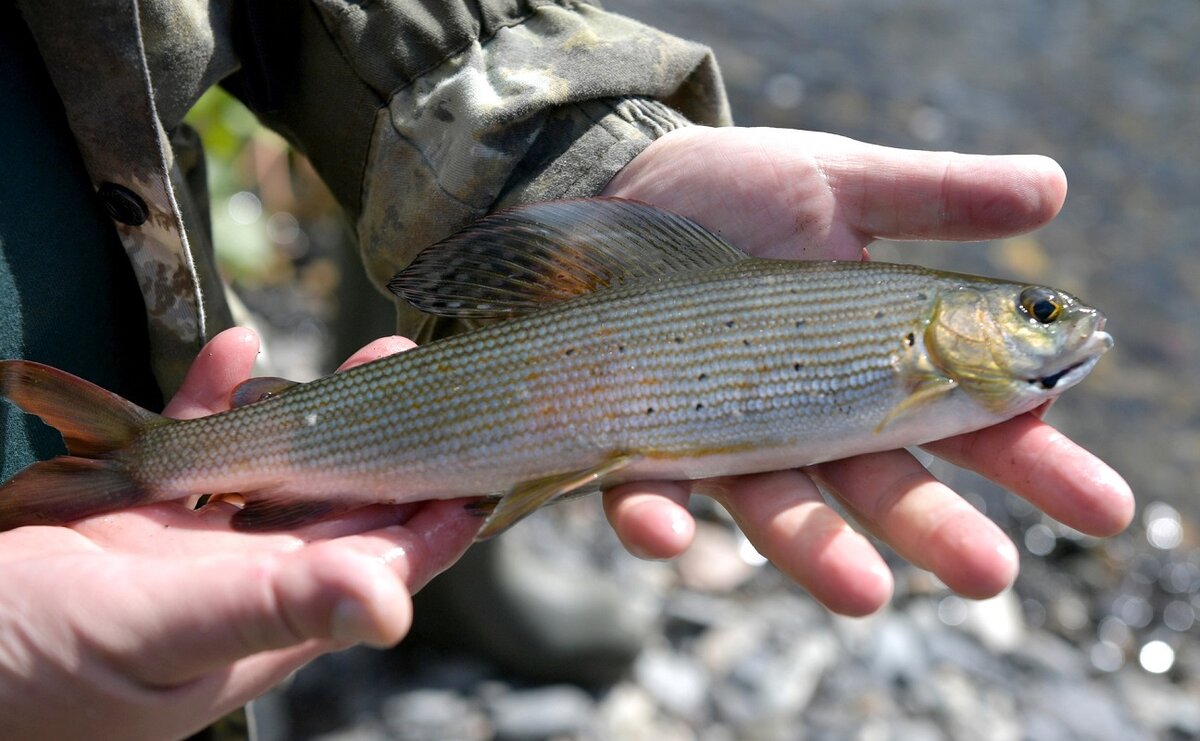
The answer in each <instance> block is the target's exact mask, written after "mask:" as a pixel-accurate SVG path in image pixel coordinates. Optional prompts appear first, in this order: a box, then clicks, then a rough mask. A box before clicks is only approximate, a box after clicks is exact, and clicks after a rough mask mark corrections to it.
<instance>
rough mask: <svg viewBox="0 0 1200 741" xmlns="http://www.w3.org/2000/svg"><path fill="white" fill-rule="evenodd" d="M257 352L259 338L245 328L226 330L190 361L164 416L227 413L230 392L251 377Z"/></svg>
mask: <svg viewBox="0 0 1200 741" xmlns="http://www.w3.org/2000/svg"><path fill="white" fill-rule="evenodd" d="M258 348H259V341H258V335H257V334H255V333H254V331H253V330H249V329H246V328H244V327H234V328H232V329H227V330H225V331H224V332H221V333H220V334H218V335H217V336H216V337H214V338H212V340H210V341H209V343H208V344H207V345H205V346H204V349H203V350H201V351H200V354H199V355H197V356H196V359H195V360H194V361H192V366H191V368H189V369H188V372H187V375H186V376H185V377H184V379H183V384H182V385H181V386H180V387H179V391H178V393H176V394H175V396H174V398H172V399H171V402H170V403H169V404H167V407H166V409H164V410H163V414H164V415H166V416H168V417H174V418H176V419H190V418H192V417H202V416H204V415H206V414H213V413H215V412H219V411H222V410H225V409H228V408H229V395H230V393H231V392H232V391H233V388H234V387H235V386H237V385H238V384H239V383H241V382H242V381H245V380H246V379H247V378H249V377H250V372H251V369H253V367H254V361H255V359H256V358H257V357H258Z"/></svg>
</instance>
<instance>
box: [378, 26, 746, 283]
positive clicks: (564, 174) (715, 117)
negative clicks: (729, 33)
mask: <svg viewBox="0 0 1200 741" xmlns="http://www.w3.org/2000/svg"><path fill="white" fill-rule="evenodd" d="M689 121H695V122H697V123H704V124H709V125H724V124H728V123H729V110H728V104H727V101H726V99H725V96H724V91H723V88H722V85H721V80H720V74H719V72H718V71H717V67H716V63H715V61H714V60H713V58H712V56H711V53H710V52H709V50H708V49H707V48H705V47H703V46H700V45H697V44H693V43H691V42H687V41H684V40H681V39H678V38H675V37H672V36H670V35H668V34H665V33H662V32H660V31H657V30H654V29H652V28H649V27H647V26H644V25H642V24H639V23H637V22H635V21H632V20H629V19H627V18H623V17H621V16H618V15H614V14H610V13H605V12H603V11H600V10H598V9H596V8H594V7H592V6H589V5H585V4H579V3H565V2H564V3H562V4H540V5H537V6H536V7H535V8H534V9H533V11H532V12H531V13H530V14H529V15H528V16H525V17H523V18H522V20H521V22H520V23H518V24H515V25H508V26H505V27H503V28H501V29H499V30H498V31H497V32H496V33H495V34H494V35H492V36H490V37H488V38H485V39H482V40H478V41H476V42H474V43H470V44H468V45H467V46H466V47H465V48H463V49H461V50H460V51H459V52H458V53H456V54H455V55H453V56H451V57H449V58H447V59H446V60H444V61H443V62H441V63H440V64H438V65H437V66H436V67H434V68H432V69H429V70H428V71H426V73H425V74H423V75H422V76H421V77H419V78H417V79H415V80H413V81H412V83H411V84H407V85H405V86H403V87H401V88H400V89H398V90H396V91H394V93H393V94H392V95H391V96H390V97H389V98H388V100H387V105H386V107H384V108H381V109H380V110H379V111H378V112H377V114H376V117H375V122H374V127H373V132H372V136H371V142H370V146H369V148H368V150H367V155H366V164H365V169H364V174H363V180H362V183H363V185H362V190H361V210H360V212H359V214H358V216H357V221H356V224H355V226H356V231H357V235H358V240H359V245H360V249H361V251H362V256H363V259H364V262H365V264H366V267H367V271H368V274H369V275H370V277H371V279H372V282H373V283H374V284H375V285H376V286H382V285H384V284H386V282H387V281H388V279H390V278H391V276H392V275H393V274H394V273H395V272H396V271H397V270H399V269H400V268H402V267H404V266H406V265H407V264H408V263H409V262H411V260H412V259H413V258H414V257H415V256H416V254H417V253H418V252H420V251H421V250H422V249H424V248H425V247H427V246H428V245H430V244H432V243H434V242H436V241H437V240H439V239H442V238H444V237H446V236H448V235H449V234H452V233H453V232H455V231H457V230H458V229H460V228H461V227H462V226H464V225H466V224H467V223H469V222H470V221H472V220H474V219H476V218H478V217H479V216H482V215H483V214H485V213H487V212H489V211H491V210H494V209H495V208H497V207H500V206H507V205H513V204H517V203H524V202H529V201H535V200H544V199H548V198H562V197H580V196H589V195H594V194H595V193H598V192H599V191H600V190H602V189H603V187H604V186H605V185H606V184H607V183H608V181H609V180H610V179H611V178H612V176H613V175H614V174H616V172H617V171H619V170H620V169H621V168H622V167H624V166H625V165H626V164H627V163H628V162H629V161H630V160H631V159H633V158H634V157H635V156H636V155H637V154H638V153H639V152H641V151H642V150H643V149H645V148H646V147H647V146H649V144H650V143H651V142H652V141H654V139H656V138H658V137H660V136H662V135H663V134H665V133H666V132H668V131H671V130H673V129H675V128H678V127H680V126H684V125H687V123H688V122H689Z"/></svg>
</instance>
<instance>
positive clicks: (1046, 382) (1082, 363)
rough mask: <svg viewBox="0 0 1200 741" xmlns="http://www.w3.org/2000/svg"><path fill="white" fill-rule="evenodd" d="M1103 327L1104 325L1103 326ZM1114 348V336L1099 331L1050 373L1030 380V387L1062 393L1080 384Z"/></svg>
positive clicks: (1093, 333)
mask: <svg viewBox="0 0 1200 741" xmlns="http://www.w3.org/2000/svg"><path fill="white" fill-rule="evenodd" d="M1102 326H1103V325H1102ZM1112 346H1113V339H1112V335H1110V334H1109V333H1108V332H1105V331H1103V330H1101V329H1097V330H1096V331H1094V332H1092V334H1091V335H1089V336H1088V338H1087V340H1085V341H1084V342H1083V344H1081V345H1080V346H1079V349H1077V350H1076V351H1075V352H1073V353H1071V354H1070V355H1069V356H1068V357H1067V358H1065V359H1064V360H1063V362H1062V363H1061V364H1059V365H1058V366H1057V367H1056V368H1055V369H1053V370H1051V372H1050V373H1046V374H1045V375H1041V376H1038V377H1037V378H1031V379H1028V381H1029V383H1030V385H1032V386H1037V387H1038V388H1040V389H1042V390H1044V391H1055V392H1062V391H1063V390H1065V389H1068V388H1070V387H1072V386H1074V385H1075V384H1077V383H1079V382H1080V381H1082V380H1083V379H1084V377H1085V376H1087V374H1088V373H1090V372H1091V370H1092V368H1094V367H1095V366H1096V363H1097V362H1099V360H1100V356H1101V355H1103V354H1104V353H1106V352H1108V350H1109V348H1111V347H1112Z"/></svg>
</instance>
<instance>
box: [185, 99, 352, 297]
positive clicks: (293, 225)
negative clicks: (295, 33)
mask: <svg viewBox="0 0 1200 741" xmlns="http://www.w3.org/2000/svg"><path fill="white" fill-rule="evenodd" d="M186 121H187V123H188V124H189V125H191V126H192V127H193V128H195V129H196V130H197V131H198V132H199V133H200V136H201V139H202V140H203V142H204V148H205V158H206V162H207V165H208V179H209V193H210V196H211V203H212V228H213V242H214V247H215V249H216V254H217V261H218V264H219V265H220V268H221V270H222V272H223V273H224V275H225V276H226V278H227V279H228V280H229V281H230V282H232V283H233V284H235V285H238V286H240V287H254V286H264V285H268V286H279V285H282V284H285V283H289V282H292V281H297V282H299V283H300V285H301V287H302V288H307V289H311V290H312V291H314V292H315V293H317V294H320V295H324V296H325V297H329V296H330V295H331V293H332V291H333V290H334V289H335V288H336V286H337V283H338V275H337V273H338V271H337V269H336V267H335V261H331V260H330V259H329V258H328V257H324V256H322V254H321V253H322V252H323V251H326V250H328V249H330V248H332V249H333V250H335V251H336V250H337V249H341V247H342V245H343V243H344V241H345V227H344V225H343V223H342V215H341V211H340V209H339V207H338V206H337V203H336V202H335V201H334V199H333V197H332V196H331V194H330V193H329V191H328V189H326V187H325V185H324V184H323V183H322V182H321V180H320V178H319V177H318V176H317V174H316V173H315V171H314V170H313V169H312V166H311V165H310V164H309V162H308V160H307V159H306V158H305V157H304V156H303V155H301V154H299V153H297V152H295V151H293V150H292V149H291V147H290V146H289V145H288V143H287V142H286V141H284V140H283V139H282V138H281V137H280V136H279V135H278V134H276V133H274V132H273V131H271V130H270V129H267V128H266V127H264V126H262V125H261V124H260V123H259V122H258V120H257V118H255V116H254V114H253V113H251V112H250V111H249V110H247V109H246V108H245V107H244V106H243V105H242V104H241V103H240V102H239V101H238V100H236V99H235V98H234V97H233V96H231V95H229V93H227V92H225V91H224V90H221V89H220V88H212V89H211V90H209V91H208V92H207V93H206V94H205V95H204V96H203V97H202V98H201V99H200V100H199V102H197V103H196V105H195V106H194V107H193V108H192V110H191V112H190V113H189V114H188V116H187V119H186ZM318 246H319V247H320V248H321V249H318V248H317V247H318Z"/></svg>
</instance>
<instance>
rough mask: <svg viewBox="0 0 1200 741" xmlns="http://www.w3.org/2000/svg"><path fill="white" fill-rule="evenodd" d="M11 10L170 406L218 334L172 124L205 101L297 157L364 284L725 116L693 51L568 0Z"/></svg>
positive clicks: (598, 184)
mask: <svg viewBox="0 0 1200 741" xmlns="http://www.w3.org/2000/svg"><path fill="white" fill-rule="evenodd" d="M18 5H19V6H20V8H21V11H22V14H23V15H24V17H25V19H26V21H27V23H28V24H29V27H30V30H31V32H32V33H33V35H34V38H35V39H36V42H37V44H38V47H39V50H40V51H41V54H42V56H43V59H44V61H45V63H46V67H47V69H48V70H49V72H50V75H51V77H52V79H53V81H54V84H55V87H56V88H57V90H58V93H59V95H60V97H61V98H62V101H63V104H64V107H65V109H66V112H67V115H68V118H69V120H70V122H71V127H72V131H73V133H74V135H75V138H76V140H77V142H78V145H79V148H80V150H81V152H82V153H83V156H84V160H85V163H86V165H87V168H88V171H89V175H90V176H91V178H92V181H93V183H94V185H95V187H96V191H97V195H98V197H99V198H101V199H102V201H103V202H104V204H105V206H106V208H107V210H108V212H109V214H110V215H111V216H112V218H113V222H114V224H115V226H116V229H117V230H118V232H119V234H120V237H121V240H122V242H123V244H124V245H125V248H126V251H127V252H128V255H129V259H130V261H131V263H132V265H133V267H134V271H135V273H136V275H137V278H138V281H139V284H140V286H141V290H142V293H143V296H144V299H145V304H146V310H147V315H148V321H149V324H150V339H151V345H152V348H153V351H154V364H155V368H154V370H155V375H156V377H157V378H158V380H159V383H160V386H162V388H163V391H164V394H167V395H169V394H170V393H172V392H173V391H174V389H175V388H177V386H178V383H179V381H180V380H181V379H182V374H183V372H184V370H185V369H186V368H187V366H188V364H189V363H190V362H191V360H192V358H193V357H194V356H195V354H196V352H197V350H198V349H199V347H200V345H201V344H202V343H203V342H204V341H205V340H206V339H207V338H208V337H209V336H210V335H211V334H213V333H215V332H216V331H218V330H220V329H222V328H224V327H225V326H228V325H229V324H230V322H231V319H230V315H229V311H228V308H227V307H226V306H225V302H224V298H223V289H222V287H221V285H220V283H219V280H218V278H217V275H216V270H215V268H214V264H213V257H212V250H211V248H210V244H209V242H210V237H209V230H208V226H207V224H208V222H207V198H206V195H205V193H206V190H205V185H204V182H203V157H202V156H200V153H199V145H198V142H197V137H196V136H195V135H194V133H193V132H191V131H190V130H189V129H187V127H186V126H184V125H183V124H182V120H183V117H184V115H185V114H186V113H187V111H188V109H189V108H191V106H192V105H193V104H194V103H195V101H196V100H197V99H198V98H199V96H200V95H201V94H202V93H203V92H204V91H205V90H206V89H207V88H209V87H210V86H211V85H214V84H217V83H222V84H224V85H225V86H226V87H228V88H229V89H230V90H231V91H233V92H234V93H235V94H236V95H237V96H238V97H239V98H241V99H242V100H243V101H244V102H245V103H247V105H248V106H249V107H250V108H251V109H252V110H253V111H255V113H257V114H258V116H259V117H260V118H261V119H262V120H263V121H264V122H265V123H267V124H268V125H269V126H271V127H273V128H275V129H276V130H277V131H279V132H281V133H282V134H284V135H285V136H286V137H287V138H288V139H289V140H290V141H291V143H292V144H293V145H294V146H295V147H297V148H298V149H299V150H300V151H302V152H304V153H305V154H307V155H308V157H309V158H310V159H311V160H312V162H313V163H314V165H315V166H316V168H317V170H318V171H319V172H320V174H321V176H322V177H323V178H324V180H325V181H326V183H327V184H328V185H329V186H330V188H331V190H332V191H333V193H334V194H335V196H336V197H337V198H338V200H339V201H340V202H341V204H342V205H343V206H344V208H345V210H346V212H347V214H349V216H350V218H351V219H352V220H353V223H354V227H355V231H356V234H357V238H358V243H359V246H360V250H361V253H362V257H363V259H364V261H365V263H366V266H367V269H368V273H369V274H370V276H371V278H372V280H373V282H374V283H375V284H376V285H378V286H382V285H383V284H384V283H385V282H386V281H387V279H388V278H389V277H390V276H391V275H392V274H393V273H394V272H395V271H396V270H397V269H398V268H400V267H402V266H404V265H405V264H407V263H408V261H409V260H411V258H412V257H413V256H414V255H415V254H416V253H417V252H418V251H420V249H422V248H423V247H425V246H427V245H428V244H430V243H432V242H434V241H436V240H437V239H440V238H441V237H443V236H445V235H447V234H449V233H451V232H453V231H455V230H456V229H458V228H459V227H461V226H462V225H463V224H465V223H466V222H468V221H470V220H471V219H473V218H475V217H477V216H479V215H481V214H484V213H486V212H487V211H489V210H491V209H494V208H496V207H498V206H502V205H507V204H511V203H518V202H528V201H534V200H542V199H547V198H558V197H568V196H585V195H593V194H595V193H596V192H598V191H599V190H600V189H602V188H603V187H604V185H605V184H606V183H607V182H608V180H609V179H610V178H611V177H612V175H613V174H615V173H616V172H617V171H618V170H619V169H621V168H622V167H623V166H624V165H625V164H626V163H627V162H628V161H629V160H631V159H632V158H633V157H634V156H635V155H637V153H638V152H640V151H641V150H642V149H644V148H645V147H646V146H647V145H648V144H649V143H650V142H651V141H653V139H654V138H656V137H658V136H661V135H662V134H663V133H665V132H667V131H670V130H672V129H674V128H676V127H679V126H682V125H686V124H687V123H688V122H689V121H693V122H700V123H706V124H713V125H719V124H725V123H728V119H729V114H728V105H727V103H726V100H725V97H724V93H723V91H722V88H721V84H720V78H719V75H718V72H717V69H716V65H715V63H714V61H713V59H712V57H711V55H710V53H709V52H708V50H707V49H705V48H704V47H701V46H698V45H696V44H693V43H690V42H686V41H683V40H680V39H678V38H674V37H672V36H670V35H667V34H664V33H661V32H659V31H656V30H653V29H651V28H648V27H646V26H643V25H640V24H638V23H636V22H634V21H631V20H629V19H627V18H623V17H621V16H618V15H614V14H610V13H606V12H604V11H602V10H601V9H599V8H598V7H597V6H596V5H595V4H594V3H588V2H582V1H580V0H440V1H432V2H430V1H426V2H417V1H416V0H380V1H379V2H371V3H362V2H353V1H351V0H307V1H303V2H289V1H288V0H94V1H93V2H90V3H87V4H86V10H81V6H80V4H79V3H77V2H71V1H70V0H18ZM400 328H401V330H402V331H405V332H409V333H411V331H412V330H413V329H414V324H413V317H411V316H409V317H405V316H404V315H403V314H402V315H401V323H400Z"/></svg>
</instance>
